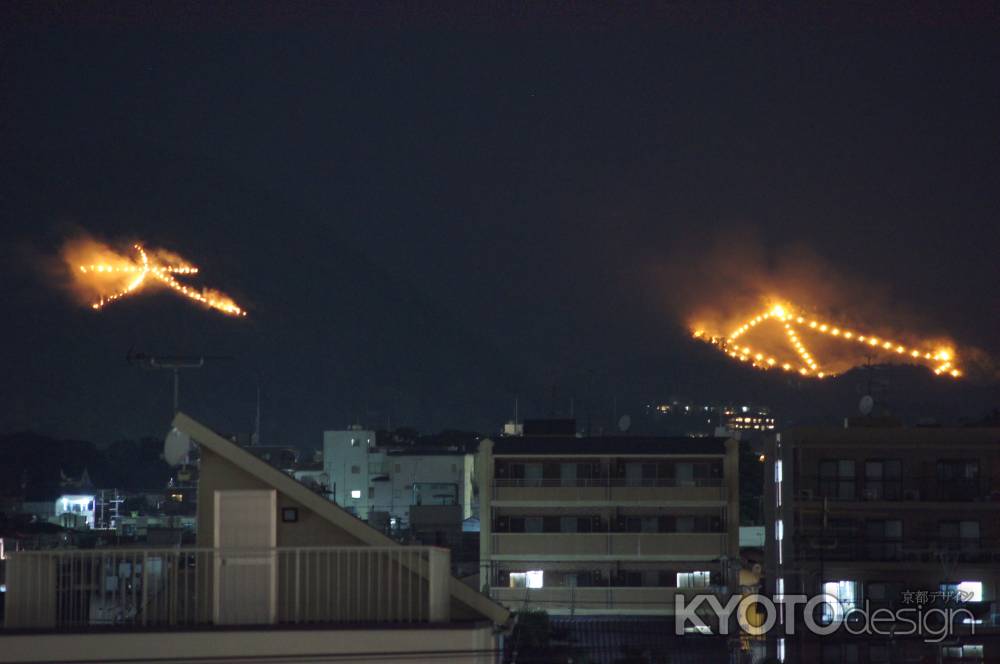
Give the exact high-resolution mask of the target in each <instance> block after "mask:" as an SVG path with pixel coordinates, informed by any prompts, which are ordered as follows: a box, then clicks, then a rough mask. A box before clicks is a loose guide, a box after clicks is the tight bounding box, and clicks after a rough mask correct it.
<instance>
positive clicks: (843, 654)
mask: <svg viewBox="0 0 1000 664" xmlns="http://www.w3.org/2000/svg"><path fill="white" fill-rule="evenodd" d="M822 652H823V654H822V659H821V661H822V662H823V664H855V663H856V662H859V661H860V660H859V659H858V644H856V643H824V644H823V651H822Z"/></svg>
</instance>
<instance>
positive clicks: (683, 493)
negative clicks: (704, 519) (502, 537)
mask: <svg viewBox="0 0 1000 664" xmlns="http://www.w3.org/2000/svg"><path fill="white" fill-rule="evenodd" d="M493 500H494V502H499V501H503V502H511V503H515V502H516V503H524V504H532V503H546V502H559V503H594V504H602V503H610V504H617V503H622V502H642V501H649V502H657V503H676V502H714V503H718V502H721V501H725V500H726V487H725V485H724V484H723V481H722V480H721V479H720V478H705V479H691V480H676V479H637V480H628V479H616V478H611V479H609V478H599V479H575V480H569V479H566V480H563V479H503V478H497V479H494V480H493Z"/></svg>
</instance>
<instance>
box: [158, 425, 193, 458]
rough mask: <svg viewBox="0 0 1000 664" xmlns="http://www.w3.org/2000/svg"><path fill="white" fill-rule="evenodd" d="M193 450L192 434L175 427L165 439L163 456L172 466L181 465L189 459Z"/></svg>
mask: <svg viewBox="0 0 1000 664" xmlns="http://www.w3.org/2000/svg"><path fill="white" fill-rule="evenodd" d="M190 452H191V436H189V435H187V434H186V433H184V432H183V431H181V430H180V429H177V428H173V429H171V430H170V432H169V433H168V434H167V437H166V439H165V440H164V441H163V458H164V459H165V460H166V462H167V464H168V465H170V466H179V465H181V464H182V463H184V462H185V461H186V460H187V456H188V453H190Z"/></svg>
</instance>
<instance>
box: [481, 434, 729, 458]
mask: <svg viewBox="0 0 1000 664" xmlns="http://www.w3.org/2000/svg"><path fill="white" fill-rule="evenodd" d="M725 453H726V439H725V438H693V437H688V436H677V437H669V438H668V437H652V436H591V437H589V438H576V437H574V436H512V437H510V438H503V437H501V438H496V439H494V441H493V454H494V455H517V456H531V455H536V454H537V455H545V456H556V455H576V456H581V455H595V454H611V455H629V454H648V455H660V454H705V455H721V454H725Z"/></svg>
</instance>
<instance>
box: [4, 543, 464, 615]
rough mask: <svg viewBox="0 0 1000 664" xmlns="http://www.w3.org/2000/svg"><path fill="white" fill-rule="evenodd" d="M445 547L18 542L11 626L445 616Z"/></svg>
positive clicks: (10, 573) (12, 563)
mask: <svg viewBox="0 0 1000 664" xmlns="http://www.w3.org/2000/svg"><path fill="white" fill-rule="evenodd" d="M450 581H451V576H450V572H449V551H448V550H447V549H440V548H436V547H423V546H420V547H410V546H407V547H311V548H277V549H268V550H245V549H240V550H226V549H196V548H191V549H181V548H173V549H97V550H55V551H19V552H17V553H14V554H12V555H10V556H9V557H8V560H7V575H6V584H7V593H6V607H5V613H6V615H5V625H4V626H5V628H6V629H8V630H25V629H32V630H60V631H63V630H68V631H74V630H92V629H95V628H97V629H100V628H105V629H112V630H114V629H126V630H136V629H138V630H143V629H162V628H176V629H188V630H189V629H190V628H194V627H210V626H229V625H308V624H317V625H327V626H329V625H330V624H332V623H360V622H363V623H386V624H388V623H394V624H398V623H414V624H419V623H435V622H447V621H448V620H449V619H450V601H451V599H450V598H451V596H450V590H449V587H450Z"/></svg>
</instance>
